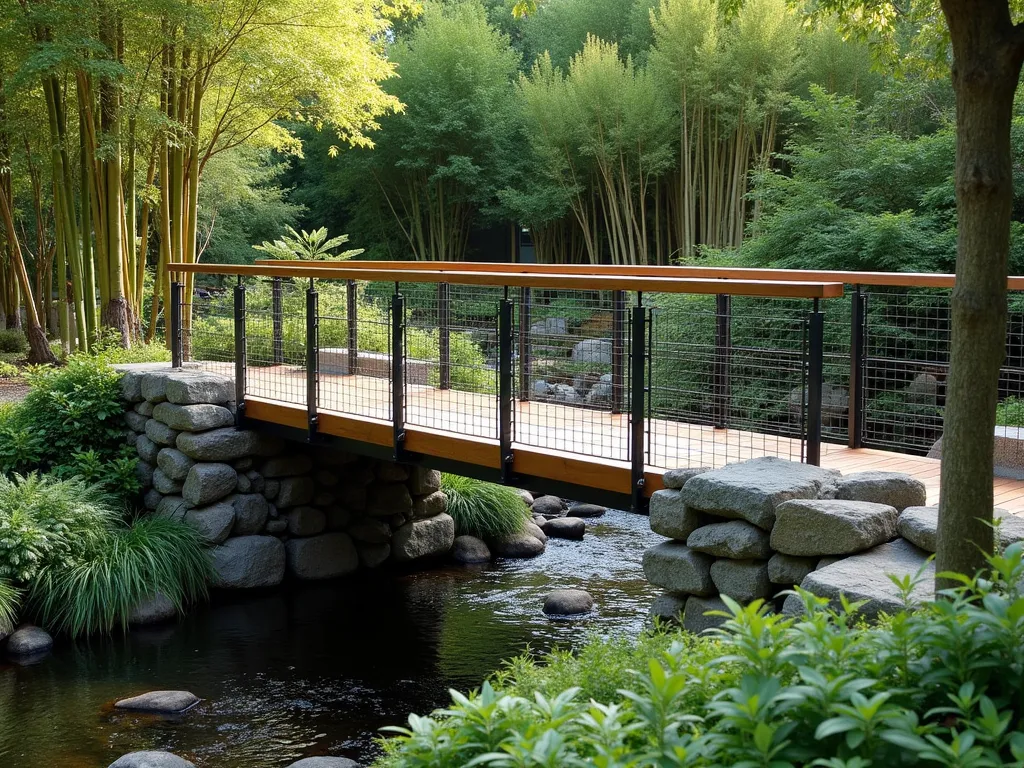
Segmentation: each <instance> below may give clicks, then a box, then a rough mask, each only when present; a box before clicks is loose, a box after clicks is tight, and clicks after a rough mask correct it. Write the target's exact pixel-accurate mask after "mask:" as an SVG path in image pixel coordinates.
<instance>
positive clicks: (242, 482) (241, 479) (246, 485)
mask: <svg viewBox="0 0 1024 768" xmlns="http://www.w3.org/2000/svg"><path fill="white" fill-rule="evenodd" d="M235 490H236V491H238V492H239V493H249V492H250V491H252V481H251V480H250V479H249V478H248V477H246V476H245V475H244V474H242V473H241V472H239V473H238V480H237V482H236V484H235Z"/></svg>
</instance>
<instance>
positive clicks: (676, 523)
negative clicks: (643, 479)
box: [648, 488, 705, 541]
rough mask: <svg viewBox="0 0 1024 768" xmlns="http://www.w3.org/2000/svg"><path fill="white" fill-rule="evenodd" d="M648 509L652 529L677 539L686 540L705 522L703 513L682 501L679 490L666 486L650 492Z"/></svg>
mask: <svg viewBox="0 0 1024 768" xmlns="http://www.w3.org/2000/svg"><path fill="white" fill-rule="evenodd" d="M648 511H649V514H650V524H651V530H652V531H654V532H655V533H660V534H661V535H662V536H668V537H669V538H670V539H678V540H679V541H686V539H687V538H688V537H689V536H690V534H691V533H693V532H694V531H695V530H697V529H698V528H700V527H701V525H703V524H704V522H705V518H704V515H702V514H701V513H700V512H698V511H697V510H695V509H690V508H689V507H687V506H686V504H685V503H683V497H682V494H681V493H680V492H679V491H676V490H671V489H667V488H666V489H665V490H661V491H655V492H654V493H653V494H651V503H650V506H649V508H648Z"/></svg>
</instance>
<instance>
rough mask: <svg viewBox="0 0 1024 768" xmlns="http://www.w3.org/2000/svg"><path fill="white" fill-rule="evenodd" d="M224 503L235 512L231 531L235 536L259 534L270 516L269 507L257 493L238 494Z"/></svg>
mask: <svg viewBox="0 0 1024 768" xmlns="http://www.w3.org/2000/svg"><path fill="white" fill-rule="evenodd" d="M225 503H230V504H231V507H232V509H234V512H235V525H234V528H233V529H232V531H231V532H232V533H233V534H234V535H235V536H248V535H252V534H256V533H259V532H260V531H261V530H263V526H264V525H266V523H267V518H268V517H269V516H270V505H269V504H268V503H267V500H266V499H265V498H263V497H262V496H261V495H260V494H258V493H240V494H238V495H236V496H233V497H231V498H230V499H226V500H225ZM285 525H286V526H287V523H285Z"/></svg>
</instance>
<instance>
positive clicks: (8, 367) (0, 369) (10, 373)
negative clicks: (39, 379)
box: [0, 360, 20, 379]
mask: <svg viewBox="0 0 1024 768" xmlns="http://www.w3.org/2000/svg"><path fill="white" fill-rule="evenodd" d="M19 375H20V372H19V371H18V368H17V366H16V365H14V363H8V362H7V361H6V360H0V379H14V378H17V377H18V376H19Z"/></svg>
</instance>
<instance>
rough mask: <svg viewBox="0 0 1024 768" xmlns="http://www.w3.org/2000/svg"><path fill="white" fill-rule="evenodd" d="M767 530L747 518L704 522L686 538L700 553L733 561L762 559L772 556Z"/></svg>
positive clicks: (690, 546) (689, 544) (688, 543)
mask: <svg viewBox="0 0 1024 768" xmlns="http://www.w3.org/2000/svg"><path fill="white" fill-rule="evenodd" d="M768 542H769V536H768V533H767V532H766V531H764V530H762V529H761V528H758V527H757V526H756V525H751V524H750V523H748V522H746V521H745V520H730V521H729V522H727V523H712V524H711V525H705V526H702V527H700V528H698V529H697V530H695V531H694V532H693V533H691V534H690V535H689V536H688V537H687V539H686V546H688V547H689V548H690V549H693V550H696V551H697V552H703V553H704V554H707V555H713V556H714V557H727V558H730V559H732V560H763V559H766V558H769V557H771V555H772V550H771V546H770V545H769V543H768Z"/></svg>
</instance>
